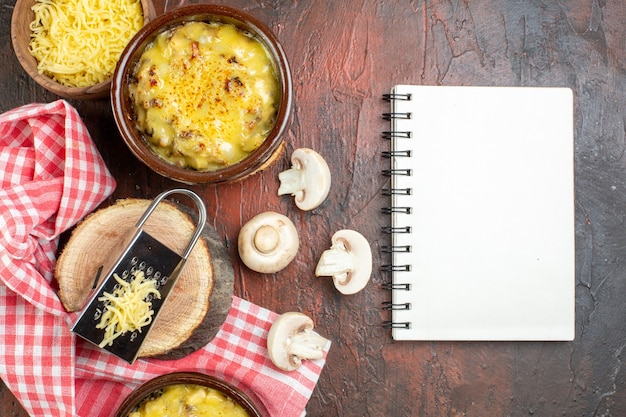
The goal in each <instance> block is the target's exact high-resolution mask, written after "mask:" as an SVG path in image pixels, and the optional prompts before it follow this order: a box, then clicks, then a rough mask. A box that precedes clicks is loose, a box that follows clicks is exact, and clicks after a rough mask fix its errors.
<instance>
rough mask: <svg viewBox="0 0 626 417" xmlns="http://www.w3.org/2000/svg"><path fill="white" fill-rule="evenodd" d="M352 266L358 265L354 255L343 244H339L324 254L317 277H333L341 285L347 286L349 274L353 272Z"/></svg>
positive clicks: (335, 244) (318, 265)
mask: <svg viewBox="0 0 626 417" xmlns="http://www.w3.org/2000/svg"><path fill="white" fill-rule="evenodd" d="M352 265H356V259H354V254H353V253H352V252H348V250H347V249H346V246H345V245H344V244H343V243H342V242H337V243H334V244H333V245H332V246H331V247H330V249H327V250H325V251H324V252H323V253H322V256H321V257H320V260H319V263H318V264H317V268H316V269H315V275H316V276H318V277H333V279H335V280H336V281H338V283H339V284H345V283H346V281H347V278H348V274H349V273H350V272H352Z"/></svg>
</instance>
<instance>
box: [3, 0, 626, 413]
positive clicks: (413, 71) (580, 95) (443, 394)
mask: <svg viewBox="0 0 626 417" xmlns="http://www.w3.org/2000/svg"><path fill="white" fill-rule="evenodd" d="M216 3H227V4H229V5H232V6H238V7H241V8H243V9H245V10H246V11H248V12H249V13H252V14H254V15H256V16H257V17H258V18H259V19H261V20H262V21H264V22H265V23H267V24H268V25H269V26H270V27H271V28H273V30H274V31H275V32H276V34H277V36H278V38H279V39H280V40H281V41H282V42H283V45H284V48H285V51H286V53H287V56H288V57H289V59H290V63H291V66H292V73H293V80H294V87H295V111H294V114H293V119H292V125H291V129H290V130H289V132H288V135H287V137H286V142H287V145H286V150H285V153H284V155H283V156H281V158H280V159H279V160H277V161H276V162H275V163H274V165H272V166H271V167H269V168H267V169H266V170H265V171H263V172H262V173H259V174H257V175H255V176H253V177H250V178H247V179H246V180H245V181H242V182H240V183H236V184H232V185H220V186H194V187H192V189H193V190H194V191H196V192H198V193H199V194H200V195H201V196H202V197H203V198H204V200H205V202H206V203H207V206H208V213H209V219H210V220H209V222H210V223H211V224H212V225H213V226H214V227H215V229H216V230H217V233H218V234H219V235H220V237H221V239H222V240H223V242H224V244H225V245H226V247H227V249H228V251H229V253H230V255H231V257H232V259H233V263H234V269H235V294H236V295H238V296H241V297H243V298H245V299H248V300H250V301H252V302H254V303H256V304H259V305H261V306H263V307H266V308H269V309H271V310H273V311H276V312H278V313H283V312H286V311H301V312H304V313H306V314H308V315H310V316H311V317H312V318H313V319H314V321H315V323H316V328H317V330H318V331H319V332H320V333H321V334H323V335H324V336H325V337H327V338H329V339H331V340H332V341H333V345H332V348H331V351H330V354H329V356H328V362H327V365H326V367H325V368H324V371H323V373H322V375H321V377H320V380H319V383H318V385H317V387H316V389H315V392H314V394H313V397H312V399H311V401H310V402H309V404H308V407H307V411H308V415H310V416H314V417H315V416H371V417H378V416H429V417H439V416H526V415H533V416H623V415H626V366H624V361H625V360H626V350H625V346H626V329H625V325H624V323H625V320H626V302H624V300H625V299H626V227H625V225H624V222H625V220H626V159H625V157H624V152H625V150H626V142H625V133H626V117H625V115H624V112H623V111H622V109H624V107H626V93H625V91H626V26H625V25H624V22H626V6H625V5H624V4H623V2H618V1H609V2H606V1H589V0H586V1H585V0H572V1H560V0H546V1H542V2H539V1H508V0H477V1H471V2H470V1H453V2H450V1H438V0H431V1H396V2H391V1H383V0H345V1H336V2H334V1H328V2H323V1H312V0H300V1H291V0H289V1H288V0H260V1H248V0H230V1H228V2H226V1H216ZM156 4H157V11H159V12H160V11H162V10H163V5H164V1H163V0H161V1H157V2H156ZM0 6H1V8H2V13H1V14H0V37H1V38H2V40H3V42H2V43H1V45H2V46H1V47H0V48H1V49H0V53H1V56H2V61H3V65H2V66H0V91H2V95H1V96H0V110H1V111H6V110H9V109H11V108H14V107H17V106H19V105H23V104H27V103H31V102H41V101H53V100H55V99H57V98H58V97H56V96H54V95H52V94H50V93H47V92H45V91H44V90H42V89H41V88H40V87H38V86H37V85H36V84H35V83H34V82H33V81H31V80H30V79H29V78H28V76H27V75H26V73H25V72H24V71H23V70H22V69H21V68H20V66H19V63H18V61H17V59H16V58H15V56H14V53H13V51H12V48H11V44H10V34H9V23H10V14H11V11H12V8H13V2H12V1H8V0H0ZM396 83H415V84H431V85H438V84H442V85H502V86H509V85H510V86H563V87H570V88H572V89H573V91H574V95H575V176H576V184H575V188H576V239H577V240H576V257H577V259H576V260H577V265H576V272H577V275H576V285H577V286H576V324H577V327H576V339H575V341H573V342H571V343H539V342H532V343H506V342H504V343H489V342H476V343H450V342H446V343H439V342H431V343H424V342H409V343H406V342H394V341H393V340H392V339H391V336H390V332H389V331H388V330H385V329H383V328H381V323H382V322H383V321H385V320H388V319H389V318H390V314H389V312H388V311H385V310H383V309H381V304H382V303H383V302H384V301H386V300H388V299H389V298H390V294H389V293H388V292H386V291H384V290H382V289H381V284H383V283H384V282H386V281H387V280H388V279H389V277H388V276H386V275H384V274H382V273H379V272H375V273H374V275H373V277H372V281H371V283H370V284H369V285H368V287H366V289H365V290H363V291H362V292H360V293H358V294H356V295H353V296H343V295H340V294H339V293H338V292H337V291H336V290H335V289H334V287H333V285H332V282H331V280H327V279H320V278H316V277H315V274H314V268H315V264H316V263H317V259H318V258H319V256H320V255H321V253H322V252H323V251H324V250H325V249H327V248H328V247H329V245H330V237H331V236H332V234H333V233H334V232H335V231H337V230H339V229H343V228H351V229H354V230H357V231H359V232H360V233H362V234H363V235H364V236H365V237H366V238H367V239H368V240H369V241H370V243H371V246H372V249H373V254H374V269H375V270H377V268H378V267H380V265H382V264H386V263H388V262H389V259H388V258H387V255H384V254H382V253H381V252H380V247H381V246H382V245H385V244H388V241H387V240H388V237H387V236H385V235H383V234H381V232H380V229H381V227H382V226H387V225H389V219H388V218H386V217H385V216H384V215H382V214H381V208H382V207H383V206H384V205H385V204H386V203H387V201H386V199H385V197H383V196H382V195H381V192H380V191H381V188H383V187H384V186H385V185H386V180H385V178H383V177H382V176H381V175H379V172H380V170H381V169H383V168H384V165H385V163H384V161H383V160H382V158H381V157H380V153H381V151H382V150H384V149H386V148H387V146H388V143H386V142H385V141H384V140H382V139H381V137H380V132H381V131H383V130H385V129H388V125H387V122H384V121H383V120H382V119H381V116H380V115H381V113H382V112H384V111H386V110H387V104H386V103H384V102H383V101H382V99H381V95H382V94H383V93H385V92H387V91H388V90H389V89H390V88H391V87H392V85H394V84H396ZM72 104H73V105H74V106H75V107H76V108H77V109H78V111H79V112H80V114H81V116H82V117H83V119H84V121H85V123H86V124H87V126H88V128H89V129H90V132H91V133H92V136H93V138H94V141H95V142H96V144H97V145H98V148H99V149H100V151H101V153H102V155H103V157H104V158H105V160H106V161H107V163H108V165H109V168H110V169H111V171H112V173H113V174H114V176H115V178H116V179H117V180H118V183H119V186H118V188H117V190H116V192H115V194H114V196H113V197H112V200H111V201H114V199H118V198H125V197H136V198H153V197H154V196H156V195H157V194H158V193H159V192H161V191H162V190H164V189H167V188H173V187H175V186H177V185H178V184H176V183H174V182H173V181H169V180H167V179H164V178H162V177H160V176H159V175H157V174H154V173H152V172H149V171H148V170H147V169H146V168H145V167H143V166H141V165H139V164H137V163H136V161H135V159H134V158H133V156H132V155H131V154H130V152H129V151H128V150H127V149H126V148H125V147H124V145H123V143H122V141H121V139H120V137H119V135H118V134H117V131H116V128H115V125H114V122H113V118H112V116H111V110H110V107H109V103H108V102H107V101H106V100H100V101H94V102H86V101H75V102H72ZM528 122H529V123H531V122H532V121H530V120H529V121H528ZM450 123H454V120H450ZM298 147H309V148H313V149H315V150H317V151H318V152H319V153H321V154H322V155H323V156H324V157H325V158H326V159H327V162H328V164H329V166H330V168H331V171H332V175H333V185H332V187H331V190H330V194H329V197H328V199H327V200H326V202H324V203H323V204H322V205H321V206H320V207H318V208H317V209H315V210H313V211H311V212H302V211H299V210H298V209H297V208H296V207H295V205H294V204H293V201H291V199H290V198H288V197H285V196H283V197H278V196H277V193H276V192H277V189H278V173H279V172H280V171H282V170H284V169H286V168H287V167H288V166H289V159H288V157H289V155H290V153H291V151H293V149H295V148H298ZM537 152H541V149H537ZM265 210H274V211H277V212H280V213H283V214H285V215H287V216H289V217H290V218H291V219H292V220H293V221H294V223H295V224H296V227H297V228H298V230H299V232H300V238H301V247H300V251H299V253H298V256H297V257H296V259H295V260H294V262H292V264H291V265H289V267H287V268H286V269H284V270H283V271H280V272H279V273H276V274H272V275H261V274H258V273H254V272H252V271H250V270H249V269H247V268H245V267H244V266H243V265H242V263H241V262H240V261H239V259H238V255H237V248H236V242H237V234H238V231H239V228H240V227H241V226H242V224H243V223H244V222H245V221H246V220H247V219H249V218H251V217H252V216H254V215H255V214H257V213H259V212H260V211H265ZM537 291H541V288H537ZM0 386H1V385H0ZM0 409H1V410H2V412H1V414H2V415H3V416H4V415H8V416H16V417H23V416H25V415H26V414H25V413H24V411H23V410H22V409H21V407H20V406H19V404H17V403H16V400H15V398H14V397H13V396H12V394H11V393H10V392H9V391H8V390H7V389H6V388H4V387H1V388H0Z"/></svg>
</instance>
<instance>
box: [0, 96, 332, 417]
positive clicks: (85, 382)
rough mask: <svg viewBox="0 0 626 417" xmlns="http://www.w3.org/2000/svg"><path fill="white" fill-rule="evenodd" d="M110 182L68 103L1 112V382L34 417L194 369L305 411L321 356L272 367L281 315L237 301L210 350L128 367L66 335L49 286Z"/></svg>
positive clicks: (83, 406) (108, 404) (69, 410)
mask: <svg viewBox="0 0 626 417" xmlns="http://www.w3.org/2000/svg"><path fill="white" fill-rule="evenodd" d="M114 187H115V182H114V180H113V178H112V177H111V175H110V173H109V172H108V170H107V168H106V166H105V164H104V162H103V161H102V159H101V157H100V155H99V153H98V151H97V149H96V148H95V147H94V145H93V143H92V141H91V138H90V136H89V133H88V132H87V129H86V128H85V126H84V125H83V123H82V121H81V120H80V117H79V115H78V113H77V112H76V110H75V109H74V108H72V107H71V106H70V105H69V104H68V103H67V102H65V101H64V100H59V101H56V102H54V103H50V104H33V105H28V106H24V107H20V108H18V109H15V110H12V111H9V112H7V113H4V114H2V115H0V378H2V379H3V380H4V381H5V383H6V384H7V385H8V386H9V388H10V389H11V391H12V392H13V393H14V394H15V395H16V396H17V398H18V399H19V400H20V402H21V403H22V405H23V406H24V408H25V409H26V410H27V411H28V412H29V414H30V415H32V416H46V417H74V416H98V417H100V416H101V417H109V416H112V415H113V413H114V411H115V409H116V408H117V407H118V406H119V405H120V404H121V402H122V401H123V399H124V398H125V396H126V395H127V394H128V393H129V392H130V391H131V390H132V389H133V388H135V387H137V386H138V385H139V384H140V383H141V382H143V381H146V380H148V379H151V378H153V377H155V376H158V375H162V374H165V373H170V372H175V371H197V372H203V373H208V374H211V375H214V376H217V377H221V378H223V379H225V380H227V381H228V382H231V383H232V384H234V385H236V386H239V387H240V388H242V389H243V390H244V391H247V392H252V393H253V395H254V396H256V397H257V398H256V399H257V400H259V401H260V402H262V403H263V405H264V406H265V408H266V409H267V411H269V413H270V415H271V416H281V417H282V416H286V417H289V416H294V417H298V416H301V415H303V414H304V409H305V406H306V403H307V401H308V400H309V398H310V396H311V394H312V391H313V389H314V387H315V384H316V383H317V380H318V378H319V375H320V373H321V371H322V368H323V366H324V363H325V360H324V359H321V360H317V361H306V362H305V363H304V365H303V366H302V367H301V368H300V369H298V370H297V371H293V372H290V373H285V372H282V371H280V370H278V369H277V368H275V367H274V366H273V365H272V363H271V361H270V360H269V359H268V357H267V354H266V347H265V345H266V337H267V332H268V331H269V328H270V326H271V324H272V322H273V321H274V320H275V319H276V317H277V316H278V315H277V314H276V313H273V312H271V311H269V310H267V309H264V308H261V307H259V306H256V305H254V304H252V303H250V302H247V301H245V300H242V299H240V298H237V297H234V299H233V305H232V307H231V310H230V312H229V315H228V317H227V319H226V321H225V323H224V324H223V325H222V327H221V328H220V331H219V332H218V334H217V335H216V337H215V338H214V339H213V340H212V341H211V342H210V343H209V344H208V345H207V346H205V347H204V348H203V349H200V350H199V351H197V352H195V353H193V354H191V355H188V356H187V357H185V358H182V359H179V360H176V361H159V360H141V359H140V360H137V361H136V362H135V363H134V364H133V365H130V364H128V363H126V362H124V361H122V360H120V359H118V358H117V357H115V356H112V355H110V354H109V353H107V352H105V351H102V350H100V349H98V348H95V347H92V346H91V345H89V344H87V343H86V342H83V341H80V340H77V339H78V338H76V337H75V336H74V335H73V334H72V333H71V332H70V330H69V321H70V315H68V314H67V313H66V312H65V310H64V309H63V306H62V304H61V302H60V300H59V298H58V297H57V295H56V293H55V291H54V289H53V288H52V277H53V270H54V262H55V253H56V249H57V244H58V237H59V235H60V234H61V233H62V232H64V231H65V230H67V229H68V228H70V227H71V226H73V225H74V224H76V222H78V221H79V220H80V219H82V218H83V217H84V216H85V215H86V214H88V213H89V212H90V211H92V210H94V209H95V208H96V207H97V206H98V205H99V204H100V203H101V202H102V201H103V200H104V199H105V198H106V197H107V196H109V195H110V194H111V193H112V192H113V189H114ZM329 347H330V346H326V350H325V352H327V351H328V349H329Z"/></svg>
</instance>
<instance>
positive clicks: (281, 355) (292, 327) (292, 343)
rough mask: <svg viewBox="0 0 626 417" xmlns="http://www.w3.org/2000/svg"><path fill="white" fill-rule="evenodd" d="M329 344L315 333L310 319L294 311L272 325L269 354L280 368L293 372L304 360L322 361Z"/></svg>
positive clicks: (268, 345)
mask: <svg viewBox="0 0 626 417" xmlns="http://www.w3.org/2000/svg"><path fill="white" fill-rule="evenodd" d="M327 343H328V340H327V339H325V338H323V337H322V336H320V335H318V334H317V333H315V332H313V320H311V318H310V317H308V316H307V315H305V314H302V313H298V312H294V311H292V312H288V313H284V314H282V315H281V316H280V317H279V318H278V319H276V321H275V322H274V323H273V324H272V327H271V328H270V331H269V334H268V335H267V353H268V355H269V357H270V359H271V360H272V362H273V363H274V365H276V366H277V367H278V368H280V369H282V370H284V371H293V370H295V369H298V368H299V367H300V365H301V364H302V361H303V360H304V359H322V358H323V357H324V350H323V349H324V347H325V346H326V344H327Z"/></svg>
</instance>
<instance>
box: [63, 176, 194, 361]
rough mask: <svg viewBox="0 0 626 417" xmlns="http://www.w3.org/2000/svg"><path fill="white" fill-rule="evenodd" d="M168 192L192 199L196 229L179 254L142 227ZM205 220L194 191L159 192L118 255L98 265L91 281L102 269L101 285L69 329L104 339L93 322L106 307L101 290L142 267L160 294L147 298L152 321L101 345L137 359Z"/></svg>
mask: <svg viewBox="0 0 626 417" xmlns="http://www.w3.org/2000/svg"><path fill="white" fill-rule="evenodd" d="M171 194H184V195H186V196H188V197H190V198H191V199H192V200H194V202H195V204H196V206H197V207H196V208H197V210H198V222H197V227H196V230H195V232H194V234H193V236H192V237H191V240H190V242H189V245H188V246H187V249H186V250H185V252H184V253H183V254H182V256H181V255H179V254H177V253H176V252H174V251H172V250H171V249H170V248H168V247H167V246H165V245H164V244H162V243H161V242H159V241H158V240H157V239H155V238H154V237H152V236H150V235H149V234H148V233H147V232H146V231H144V230H143V229H142V227H143V225H144V223H145V222H146V220H148V218H149V217H150V215H151V214H152V212H153V211H154V210H155V208H156V207H157V205H158V204H159V203H160V202H161V201H162V200H163V199H164V198H165V197H167V196H169V195H171ZM205 222H206V207H205V205H204V202H203V201H202V200H201V199H200V197H199V196H198V195H197V194H195V193H194V192H192V191H190V190H187V189H182V188H180V189H173V190H169V191H165V192H163V193H161V194H159V195H158V196H157V197H156V198H155V199H154V200H153V201H152V203H151V204H150V206H148V208H147V209H146V211H145V212H144V214H143V215H142V216H141V218H140V219H139V220H138V221H137V223H136V224H135V227H134V228H133V229H131V231H130V232H129V236H128V237H127V239H126V244H125V245H122V246H121V247H122V248H123V251H122V253H121V255H119V257H117V259H116V258H115V257H114V256H112V257H111V258H112V259H111V260H110V261H109V262H110V265H102V266H101V267H100V268H99V270H98V274H97V276H96V279H95V282H97V281H98V278H99V275H100V274H101V272H102V271H105V272H106V275H105V276H104V279H103V280H102V284H100V286H99V287H98V288H97V289H96V290H95V291H94V293H93V295H91V296H90V297H88V301H87V305H86V307H85V308H83V310H82V312H81V314H80V316H79V318H78V320H77V321H76V322H75V323H74V326H73V327H72V332H74V333H76V334H77V335H78V336H80V337H82V338H83V339H85V340H87V341H89V342H91V343H93V344H95V345H96V346H97V345H99V344H100V343H101V342H102V341H103V339H104V333H105V330H104V329H98V328H96V325H97V324H98V323H99V322H100V317H101V315H102V313H103V312H104V311H105V309H106V307H107V305H105V302H103V301H100V300H99V298H100V297H101V296H102V295H103V293H104V292H108V293H111V292H113V291H114V289H115V287H116V285H118V286H119V284H118V282H117V281H116V280H115V277H114V274H117V275H118V276H119V277H121V278H122V279H124V280H126V281H129V280H130V279H131V278H132V277H133V275H132V273H133V272H134V271H135V270H137V269H139V270H143V272H144V274H145V275H146V277H149V278H154V279H155V280H156V281H157V287H158V290H159V292H160V293H161V298H152V299H151V300H148V301H151V302H152V310H153V312H154V313H153V316H152V321H151V322H150V323H149V324H147V325H145V326H144V327H142V328H141V329H140V331H138V330H137V331H134V332H126V333H124V334H122V335H121V336H119V337H118V338H117V339H115V340H114V341H113V344H112V345H110V346H105V347H103V349H105V350H107V351H109V352H111V353H112V354H114V355H116V356H118V357H120V358H122V359H124V360H125V361H127V362H129V363H131V364H132V363H133V362H134V361H135V359H137V354H138V353H139V348H140V347H141V344H142V343H143V341H144V340H145V339H146V337H147V336H148V333H149V331H150V329H151V328H152V324H154V322H155V321H156V318H157V315H158V313H159V311H160V309H161V307H162V306H163V304H164V303H165V301H166V300H167V297H168V295H169V294H170V292H171V290H172V288H173V287H174V285H175V284H176V281H177V279H178V277H179V275H180V272H181V271H182V269H183V267H184V266H185V263H186V261H187V258H188V256H189V254H190V253H191V251H192V250H193V248H194V246H195V244H196V242H197V241H198V239H199V237H200V234H201V233H202V229H203V228H204V224H205ZM95 282H94V285H95Z"/></svg>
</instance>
